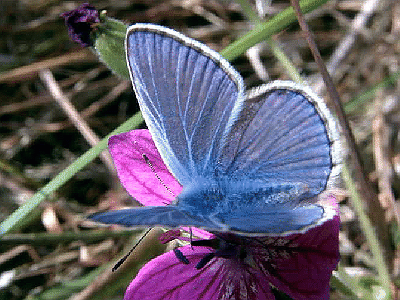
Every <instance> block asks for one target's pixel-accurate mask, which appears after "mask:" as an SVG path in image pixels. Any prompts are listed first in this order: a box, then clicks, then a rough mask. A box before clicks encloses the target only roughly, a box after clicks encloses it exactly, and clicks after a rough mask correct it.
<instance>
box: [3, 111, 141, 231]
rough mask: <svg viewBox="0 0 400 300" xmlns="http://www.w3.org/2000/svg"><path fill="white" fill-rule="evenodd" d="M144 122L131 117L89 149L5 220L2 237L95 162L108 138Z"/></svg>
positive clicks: (138, 117) (105, 145)
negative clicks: (48, 197)
mask: <svg viewBox="0 0 400 300" xmlns="http://www.w3.org/2000/svg"><path fill="white" fill-rule="evenodd" d="M142 122H143V118H142V115H141V113H140V112H138V113H136V114H135V115H134V116H133V117H131V118H130V119H129V120H127V121H126V122H125V123H123V124H122V125H121V126H119V127H118V128H117V129H115V130H114V131H112V132H111V133H110V134H108V135H107V136H106V137H105V138H103V139H102V140H101V141H100V142H99V143H98V144H97V145H96V146H95V147H93V148H91V149H89V150H88V151H87V152H86V153H84V154H83V155H82V156H80V157H79V158H78V159H77V160H76V161H75V162H73V163H72V164H71V165H70V166H69V167H68V168H66V169H65V170H63V171H62V172H61V173H59V174H58V175H57V176H56V177H54V179H52V180H51V181H50V182H49V183H48V184H46V185H45V186H44V187H43V188H41V189H40V190H39V191H38V192H37V193H36V194H35V195H33V196H32V197H31V198H30V199H29V200H28V201H27V202H26V203H24V204H23V205H21V206H20V207H19V208H18V209H17V210H16V211H14V212H13V213H12V214H11V215H10V216H9V217H8V218H7V219H6V220H4V221H3V222H2V223H1V224H0V237H1V236H2V235H4V234H6V233H8V232H10V231H12V230H15V229H16V228H18V225H19V224H20V222H22V221H23V220H24V219H25V218H27V217H28V215H29V214H30V213H31V211H33V210H34V209H35V208H36V207H38V206H39V205H40V204H41V203H42V202H43V201H44V200H45V199H46V198H47V196H48V195H50V194H52V193H53V192H54V191H56V190H57V189H58V188H59V187H61V186H62V185H63V184H65V183H66V182H67V181H68V180H69V179H71V178H72V177H73V176H74V175H75V174H76V173H77V172H79V171H80V170H81V169H83V168H84V167H85V166H86V165H87V164H89V163H90V162H91V161H92V160H94V159H95V158H96V157H97V156H98V155H99V154H100V152H101V151H103V150H104V149H105V148H106V147H107V143H108V138H109V137H110V136H112V135H116V134H119V133H122V132H126V131H129V130H131V129H134V128H137V127H138V126H139V125H140V123H142Z"/></svg>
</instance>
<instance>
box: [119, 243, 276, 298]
mask: <svg viewBox="0 0 400 300" xmlns="http://www.w3.org/2000/svg"><path fill="white" fill-rule="evenodd" d="M179 250H180V251H182V253H183V255H185V256H186V258H187V259H188V260H189V262H190V263H189V264H184V263H183V262H181V261H180V260H179V259H178V258H177V257H176V255H175V254H174V252H173V251H170V252H168V253H165V254H163V255H161V256H158V257H157V258H155V259H153V260H151V261H150V262H148V263H147V264H146V265H145V266H144V267H143V268H142V269H141V270H140V271H139V273H138V275H137V276H136V278H135V279H134V280H133V281H132V282H131V284H130V285H129V287H128V289H127V291H126V293H125V297H124V300H134V299H140V300H150V299H151V300H172V299H198V300H213V299H215V300H217V299H218V300H220V299H237V300H256V299H257V300H271V299H274V297H273V295H272V293H271V291H270V286H269V284H268V282H267V281H266V278H265V277H264V276H263V275H262V274H261V272H259V271H258V270H257V271H256V270H255V269H252V268H248V267H246V265H245V264H242V263H238V261H237V260H235V259H224V258H214V259H213V260H211V261H210V262H209V263H208V264H207V265H206V266H205V267H203V268H202V269H200V270H197V269H196V268H195V266H196V264H197V263H198V262H199V261H200V260H201V259H202V258H203V257H204V255H206V254H208V253H210V252H211V250H210V249H208V248H206V247H193V248H192V247H190V246H185V247H181V248H179Z"/></svg>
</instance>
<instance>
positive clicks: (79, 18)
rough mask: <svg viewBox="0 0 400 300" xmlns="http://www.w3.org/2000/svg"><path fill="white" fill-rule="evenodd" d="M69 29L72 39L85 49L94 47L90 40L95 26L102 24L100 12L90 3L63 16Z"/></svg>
mask: <svg viewBox="0 0 400 300" xmlns="http://www.w3.org/2000/svg"><path fill="white" fill-rule="evenodd" d="M61 17H63V18H64V20H65V25H67V27H68V33H69V36H70V37H71V39H72V40H73V41H75V42H77V43H79V44H81V45H82V46H83V47H87V46H92V45H93V42H92V40H91V38H90V33H91V32H92V30H93V28H94V26H93V24H96V23H100V18H99V12H98V11H97V10H96V9H95V8H94V7H93V6H92V5H90V4H89V3H84V4H82V5H81V6H79V7H78V8H76V9H74V10H71V11H68V12H65V13H63V14H61Z"/></svg>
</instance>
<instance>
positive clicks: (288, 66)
mask: <svg viewBox="0 0 400 300" xmlns="http://www.w3.org/2000/svg"><path fill="white" fill-rule="evenodd" d="M236 2H238V3H239V4H240V6H241V7H242V9H243V11H244V13H245V14H246V16H247V18H248V19H249V20H250V21H252V22H254V23H255V24H257V25H262V23H261V18H260V17H259V16H258V14H256V13H255V12H254V10H253V9H252V7H251V5H250V3H249V2H248V1H247V0H236ZM265 42H266V43H267V44H268V46H269V47H270V48H271V51H272V54H273V55H274V56H275V58H276V59H277V60H278V61H279V62H280V63H281V64H282V66H283V67H284V68H285V70H286V71H287V73H288V75H289V76H290V77H291V78H292V80H293V81H295V82H297V83H304V81H303V79H302V78H301V76H300V73H299V72H298V71H297V68H296V66H295V65H294V64H293V63H292V62H291V60H290V59H289V57H287V55H286V54H285V52H284V51H283V50H282V49H281V48H280V47H279V45H278V43H276V42H275V41H274V40H273V39H272V37H265ZM223 51H224V50H223ZM221 53H222V52H221Z"/></svg>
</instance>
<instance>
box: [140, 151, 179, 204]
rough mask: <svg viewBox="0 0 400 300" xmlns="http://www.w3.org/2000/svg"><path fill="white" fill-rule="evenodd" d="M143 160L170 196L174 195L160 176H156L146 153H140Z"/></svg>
mask: <svg viewBox="0 0 400 300" xmlns="http://www.w3.org/2000/svg"><path fill="white" fill-rule="evenodd" d="M142 156H143V159H144V161H145V162H146V164H147V165H148V166H149V167H150V169H151V170H152V171H153V173H154V175H155V176H156V178H157V179H158V181H160V183H161V184H162V186H163V187H165V189H166V190H167V191H168V192H170V193H171V195H172V196H174V197H176V195H175V194H174V193H173V192H172V191H171V189H170V188H169V187H168V186H167V185H166V184H165V183H164V181H163V180H162V179H161V177H160V176H158V174H157V172H156V169H155V168H154V166H153V164H152V163H151V161H150V159H149V158H148V157H147V155H146V154H142Z"/></svg>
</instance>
